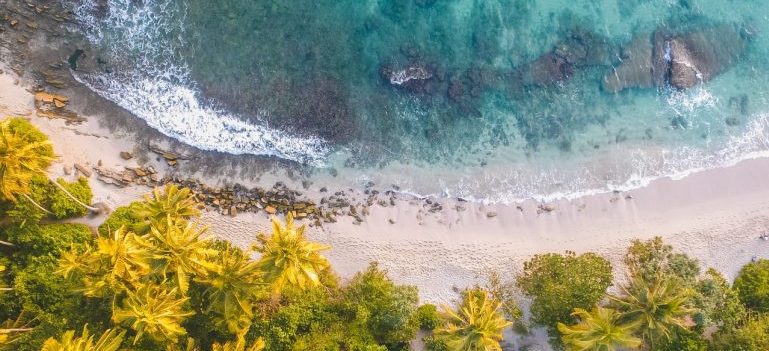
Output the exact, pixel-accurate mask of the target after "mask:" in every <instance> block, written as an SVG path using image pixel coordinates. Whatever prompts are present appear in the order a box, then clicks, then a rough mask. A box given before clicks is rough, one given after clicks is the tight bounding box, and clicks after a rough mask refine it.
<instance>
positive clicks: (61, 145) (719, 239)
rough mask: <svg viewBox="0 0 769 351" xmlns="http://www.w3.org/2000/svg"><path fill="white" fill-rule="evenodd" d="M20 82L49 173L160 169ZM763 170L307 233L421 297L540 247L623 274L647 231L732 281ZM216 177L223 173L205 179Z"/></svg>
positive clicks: (751, 229)
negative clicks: (43, 139) (39, 100)
mask: <svg viewBox="0 0 769 351" xmlns="http://www.w3.org/2000/svg"><path fill="white" fill-rule="evenodd" d="M17 82H18V81H17V78H15V77H13V76H11V75H10V74H9V73H3V74H2V75H0V87H2V89H1V90H2V91H3V93H2V94H0V112H2V114H3V115H6V114H8V115H20V116H23V117H27V118H31V120H32V122H33V123H34V124H35V125H36V126H38V127H39V128H40V129H41V130H42V131H43V132H45V133H47V134H49V135H50V136H51V140H52V141H53V142H54V146H55V150H56V151H57V155H60V156H61V158H60V160H59V161H58V162H57V163H56V164H55V165H54V166H53V167H52V173H54V174H56V175H57V176H63V175H64V167H63V165H66V164H73V163H85V164H91V165H94V164H97V163H98V162H99V161H101V162H102V164H104V165H106V166H111V167H124V166H132V167H135V166H137V165H139V164H144V163H145V162H147V164H152V165H154V166H156V167H158V168H159V169H161V170H163V168H162V166H163V165H162V163H160V161H161V160H159V159H157V160H155V162H153V161H152V160H141V162H139V160H137V159H134V160H123V159H121V158H120V156H119V152H120V151H130V150H135V148H136V145H135V142H134V140H133V139H132V138H131V135H130V133H128V134H125V135H123V134H117V135H115V134H114V133H110V132H109V131H107V130H106V129H104V128H102V127H100V126H99V123H98V120H100V118H102V117H104V116H101V117H100V116H98V115H96V116H89V117H91V118H89V119H88V121H87V122H86V123H84V124H82V125H79V126H66V125H65V124H64V121H63V120H51V119H47V118H44V117H39V116H37V115H36V113H35V107H34V97H33V96H32V94H31V93H30V92H28V91H26V90H25V89H24V88H23V87H22V86H21V85H16V83H17ZM18 84H22V83H21V82H18ZM72 98H73V99H76V98H77V97H76V96H75V97H72ZM73 104H76V102H73ZM137 162H139V163H137ZM181 172H183V170H182V171H181ZM764 174H769V158H756V159H749V160H745V161H741V162H739V163H737V164H736V165H733V166H728V167H723V168H714V169H709V170H704V171H700V172H696V173H694V174H691V175H689V176H686V177H684V178H682V179H677V180H674V179H670V178H662V179H658V180H654V181H652V182H650V184H649V185H647V186H646V187H643V188H639V189H636V190H632V191H628V192H622V193H603V194H595V195H588V196H584V197H580V198H576V199H572V200H567V199H562V200H557V201H554V202H552V203H548V204H547V205H543V204H542V203H541V202H539V201H536V200H529V201H524V202H522V203H519V204H514V205H513V204H511V205H485V204H483V203H470V202H464V201H461V200H455V199H443V200H441V201H439V202H440V205H441V207H442V210H441V211H437V212H431V211H429V207H425V203H424V202H422V201H416V200H414V199H403V198H400V197H398V198H396V199H395V200H394V201H395V203H396V204H395V205H394V206H386V207H382V206H380V205H377V204H374V205H373V206H371V207H370V210H369V212H370V213H369V214H368V215H367V216H366V217H365V220H364V221H362V222H357V221H355V220H354V219H353V218H352V217H348V216H340V217H338V222H337V223H327V224H324V225H323V226H322V227H312V228H309V230H308V236H309V237H310V238H311V239H313V240H317V241H321V242H324V243H327V244H330V245H331V246H332V249H331V250H330V251H328V252H327V256H328V258H329V260H330V261H331V262H332V264H333V265H334V267H336V270H337V273H338V274H339V275H340V276H342V277H343V278H349V277H351V276H352V275H353V274H354V273H355V272H357V271H359V270H361V269H363V268H365V267H366V266H367V265H368V264H369V262H371V261H377V262H379V263H380V265H381V266H382V267H383V268H385V269H387V270H388V271H389V272H390V274H391V276H392V278H393V279H394V280H395V281H397V282H399V283H405V284H412V285H416V286H418V287H419V290H420V295H421V296H420V297H421V299H422V300H423V301H426V302H446V301H449V300H451V299H452V298H454V297H455V293H454V292H453V290H452V287H453V286H454V287H460V288H461V287H465V286H470V285H473V284H482V283H483V282H484V281H485V279H486V277H487V275H488V273H489V272H490V271H491V270H496V271H498V272H499V273H501V274H502V276H503V277H504V278H507V279H512V277H513V276H514V275H515V273H516V272H517V271H518V270H520V267H522V263H523V262H524V261H525V260H527V259H529V258H530V257H531V256H533V255H535V254H538V253H546V252H563V251H565V250H572V251H576V252H586V251H593V252H596V253H598V254H601V255H603V256H605V257H607V258H608V259H609V260H610V261H611V262H612V263H613V265H614V270H615V276H618V277H619V276H622V274H623V267H622V264H621V259H622V255H623V254H624V252H625V248H626V247H627V245H628V244H629V243H630V241H631V240H633V239H642V240H643V239H649V238H652V237H654V236H662V237H663V239H664V240H665V241H666V242H667V243H669V244H671V245H673V246H674V248H676V249H677V250H680V251H682V252H684V253H686V254H689V255H690V256H692V257H694V258H697V259H699V260H700V261H701V263H702V265H703V268H706V267H713V268H716V269H717V270H719V271H720V272H722V273H723V274H724V275H725V276H726V277H727V279H732V278H733V277H734V276H735V275H736V273H737V271H738V270H739V268H740V267H741V266H742V265H743V264H744V263H746V262H748V261H750V259H751V258H752V257H754V256H757V257H769V253H768V252H769V251H767V250H766V248H767V245H769V244H767V243H765V242H763V241H761V240H759V239H758V236H759V235H760V234H761V233H762V232H764V231H765V230H766V229H767V228H769V211H767V209H769V182H766V180H765V178H764V177H763V175H764ZM94 178H95V176H92V177H90V179H91V182H90V183H91V186H92V187H93V189H94V201H95V202H105V203H107V204H108V205H109V206H110V207H112V208H115V207H117V206H122V205H126V204H128V203H130V202H131V201H134V200H137V199H139V198H141V196H143V195H144V194H146V193H148V192H149V191H150V188H149V187H145V186H136V185H133V186H128V187H124V188H118V187H115V186H113V185H109V184H104V183H102V182H100V181H98V180H96V179H94ZM217 179H218V180H220V181H221V180H222V179H228V178H227V177H226V176H221V177H219V178H210V179H204V181H206V182H208V181H211V182H214V183H216V180H217ZM307 195H308V196H312V195H313V194H312V192H309V193H308V194H307ZM314 195H317V194H314ZM203 222H204V223H206V224H212V226H211V228H212V229H211V231H210V233H211V234H212V235H215V236H217V237H220V238H224V239H227V240H230V241H232V242H234V243H235V244H237V245H239V246H242V247H247V246H248V245H249V244H250V242H251V241H252V240H253V239H254V237H255V235H256V233H257V232H260V231H265V230H268V228H269V220H268V216H267V215H266V214H265V213H264V212H260V213H243V214H239V215H238V216H237V217H231V216H225V215H221V214H219V213H217V212H216V211H206V212H205V213H204V216H203ZM356 223H357V224H356Z"/></svg>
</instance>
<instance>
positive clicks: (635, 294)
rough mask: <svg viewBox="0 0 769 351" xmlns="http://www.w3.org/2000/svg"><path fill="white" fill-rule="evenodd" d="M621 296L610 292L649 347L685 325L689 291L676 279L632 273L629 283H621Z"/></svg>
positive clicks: (688, 309)
mask: <svg viewBox="0 0 769 351" xmlns="http://www.w3.org/2000/svg"><path fill="white" fill-rule="evenodd" d="M621 288H622V292H623V295H622V296H619V297H618V296H609V298H610V299H611V300H612V303H613V304H615V305H616V307H617V308H618V309H619V310H620V311H622V312H623V318H624V319H626V320H627V321H628V322H629V323H630V324H632V325H633V326H635V327H636V328H638V331H639V332H640V333H641V336H642V337H643V338H644V340H646V341H647V342H648V343H649V345H650V346H651V347H654V346H655V345H656V343H657V342H658V341H660V340H668V339H670V336H671V334H672V332H673V330H674V329H675V328H684V329H686V328H688V324H689V323H688V321H689V315H690V314H691V313H693V312H694V309H692V308H691V307H690V298H691V296H692V292H691V290H690V289H686V288H682V287H681V286H680V285H679V283H677V281H675V280H672V279H670V278H667V277H665V276H659V277H657V278H656V279H655V280H654V281H651V282H650V281H647V280H645V279H644V278H643V276H642V275H640V274H633V275H632V276H631V280H630V283H629V284H628V285H625V286H622V287H621Z"/></svg>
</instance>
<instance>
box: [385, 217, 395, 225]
mask: <svg viewBox="0 0 769 351" xmlns="http://www.w3.org/2000/svg"><path fill="white" fill-rule="evenodd" d="M387 221H388V222H390V224H395V220H394V219H392V218H390V219H388V220H387Z"/></svg>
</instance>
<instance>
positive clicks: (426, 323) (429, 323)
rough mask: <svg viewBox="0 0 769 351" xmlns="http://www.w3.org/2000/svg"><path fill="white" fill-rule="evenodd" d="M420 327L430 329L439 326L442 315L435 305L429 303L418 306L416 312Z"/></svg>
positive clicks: (425, 329)
mask: <svg viewBox="0 0 769 351" xmlns="http://www.w3.org/2000/svg"><path fill="white" fill-rule="evenodd" d="M416 319H417V323H418V324H419V329H422V330H424V331H430V330H433V329H435V328H436V327H438V325H440V323H441V317H440V316H439V315H438V308H437V307H435V305H431V304H427V305H422V306H419V308H417V313H416Z"/></svg>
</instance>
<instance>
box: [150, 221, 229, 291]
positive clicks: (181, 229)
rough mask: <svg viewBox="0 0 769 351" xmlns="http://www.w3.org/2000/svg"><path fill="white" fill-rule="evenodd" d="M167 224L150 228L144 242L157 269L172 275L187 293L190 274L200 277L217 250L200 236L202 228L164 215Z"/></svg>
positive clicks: (165, 274)
mask: <svg viewBox="0 0 769 351" xmlns="http://www.w3.org/2000/svg"><path fill="white" fill-rule="evenodd" d="M167 223H168V224H167V225H165V226H163V227H162V228H157V227H153V228H152V229H151V230H150V234H149V236H148V241H149V242H150V244H151V249H152V251H153V256H154V258H155V260H156V263H157V269H158V270H159V271H160V273H161V274H163V276H165V277H168V276H173V278H174V280H175V282H176V284H177V285H178V287H179V291H180V292H181V293H182V294H186V293H187V289H188V288H189V279H190V277H189V276H190V275H191V274H194V275H195V276H198V277H203V276H205V275H206V274H207V272H208V270H209V269H210V268H212V267H213V265H212V263H211V260H212V259H213V258H214V257H216V254H217V253H218V252H217V251H216V250H214V249H212V248H211V247H210V240H209V239H207V238H203V237H202V235H203V234H204V233H205V231H206V230H205V228H199V227H198V226H197V225H195V224H193V223H181V224H180V223H178V222H177V221H174V220H173V219H171V218H167Z"/></svg>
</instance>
